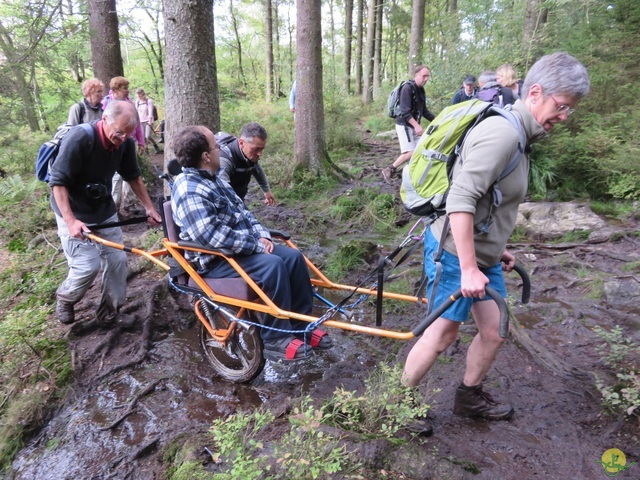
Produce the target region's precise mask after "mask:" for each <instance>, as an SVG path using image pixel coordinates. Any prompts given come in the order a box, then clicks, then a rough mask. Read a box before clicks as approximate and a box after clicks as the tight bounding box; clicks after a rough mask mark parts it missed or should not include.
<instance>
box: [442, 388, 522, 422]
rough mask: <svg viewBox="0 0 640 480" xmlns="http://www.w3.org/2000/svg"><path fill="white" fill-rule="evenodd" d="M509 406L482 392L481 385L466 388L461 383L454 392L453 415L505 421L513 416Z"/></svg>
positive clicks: (511, 408)
mask: <svg viewBox="0 0 640 480" xmlns="http://www.w3.org/2000/svg"><path fill="white" fill-rule="evenodd" d="M513 412H514V409H513V406H511V405H510V404H508V403H506V404H500V403H498V402H496V401H495V400H494V399H493V397H492V396H491V395H490V394H488V393H487V392H483V391H482V384H480V385H476V386H475V387H467V386H466V385H464V384H463V383H461V384H460V386H459V387H458V389H457V390H456V399H455V402H454V404H453V413H454V414H456V415H462V416H465V417H476V418H484V419H486V420H507V419H508V418H511V416H512V415H513Z"/></svg>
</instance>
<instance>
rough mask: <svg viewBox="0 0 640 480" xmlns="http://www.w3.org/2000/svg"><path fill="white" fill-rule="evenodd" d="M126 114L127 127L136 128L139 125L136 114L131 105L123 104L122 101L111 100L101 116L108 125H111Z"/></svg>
mask: <svg viewBox="0 0 640 480" xmlns="http://www.w3.org/2000/svg"><path fill="white" fill-rule="evenodd" d="M128 105H130V106H128ZM126 114H130V116H129V123H128V125H127V126H128V127H133V128H136V127H137V126H138V123H139V120H138V112H137V111H136V109H135V107H134V106H133V105H132V104H131V103H129V102H125V101H124V100H111V101H110V102H109V103H108V105H107V107H106V108H105V109H104V112H103V114H102V116H103V117H107V123H108V124H109V125H113V124H114V123H115V121H116V119H117V118H120V117H121V116H122V115H126Z"/></svg>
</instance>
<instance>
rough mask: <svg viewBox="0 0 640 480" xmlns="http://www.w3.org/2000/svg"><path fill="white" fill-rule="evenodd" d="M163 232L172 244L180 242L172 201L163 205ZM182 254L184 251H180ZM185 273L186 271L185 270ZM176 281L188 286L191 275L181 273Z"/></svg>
mask: <svg viewBox="0 0 640 480" xmlns="http://www.w3.org/2000/svg"><path fill="white" fill-rule="evenodd" d="M161 212H162V230H163V231H164V235H165V237H167V240H169V241H170V242H176V243H177V242H178V241H180V227H178V225H176V222H174V221H173V212H172V211H171V200H166V201H165V202H163V203H162V209H161ZM180 253H182V251H180ZM183 272H184V270H183ZM175 281H176V282H177V283H178V284H180V285H187V284H188V283H189V275H187V274H186V273H181V274H179V275H176V277H175Z"/></svg>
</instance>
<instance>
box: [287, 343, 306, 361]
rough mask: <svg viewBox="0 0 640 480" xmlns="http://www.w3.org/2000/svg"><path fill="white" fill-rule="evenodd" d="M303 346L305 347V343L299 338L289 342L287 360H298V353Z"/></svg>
mask: <svg viewBox="0 0 640 480" xmlns="http://www.w3.org/2000/svg"><path fill="white" fill-rule="evenodd" d="M303 345H304V342H303V341H302V340H300V339H299V338H294V339H293V340H291V341H290V342H289V345H287V349H286V350H285V358H286V359H287V360H293V359H294V358H296V353H297V352H298V349H299V348H300V347H302V346H303Z"/></svg>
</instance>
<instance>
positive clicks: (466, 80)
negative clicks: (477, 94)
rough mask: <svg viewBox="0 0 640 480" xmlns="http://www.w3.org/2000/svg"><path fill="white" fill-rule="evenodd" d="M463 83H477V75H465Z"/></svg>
mask: <svg viewBox="0 0 640 480" xmlns="http://www.w3.org/2000/svg"><path fill="white" fill-rule="evenodd" d="M462 83H465V84H467V85H471V84H472V83H476V77H474V76H473V75H467V76H466V77H464V81H463V82H462Z"/></svg>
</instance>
